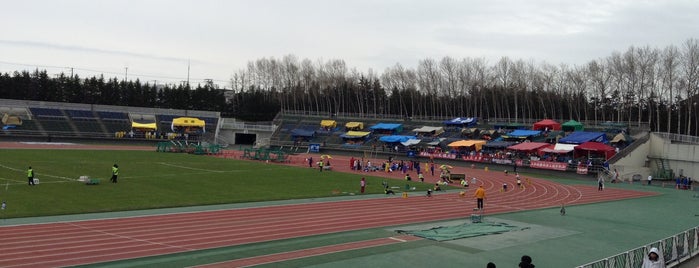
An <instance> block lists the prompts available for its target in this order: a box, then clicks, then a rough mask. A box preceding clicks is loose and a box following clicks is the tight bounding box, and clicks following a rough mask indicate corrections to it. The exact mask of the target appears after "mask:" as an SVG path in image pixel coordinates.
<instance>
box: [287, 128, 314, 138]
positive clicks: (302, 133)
mask: <svg viewBox="0 0 699 268" xmlns="http://www.w3.org/2000/svg"><path fill="white" fill-rule="evenodd" d="M314 135H315V131H313V130H306V129H300V128H297V129H293V130H291V137H294V138H296V137H303V138H310V137H313V136H314Z"/></svg>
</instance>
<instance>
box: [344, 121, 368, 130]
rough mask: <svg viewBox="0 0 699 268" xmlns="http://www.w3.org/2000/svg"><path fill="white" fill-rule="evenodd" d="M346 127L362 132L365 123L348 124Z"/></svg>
mask: <svg viewBox="0 0 699 268" xmlns="http://www.w3.org/2000/svg"><path fill="white" fill-rule="evenodd" d="M345 127H346V128H347V129H352V130H362V129H364V123H362V122H347V124H345Z"/></svg>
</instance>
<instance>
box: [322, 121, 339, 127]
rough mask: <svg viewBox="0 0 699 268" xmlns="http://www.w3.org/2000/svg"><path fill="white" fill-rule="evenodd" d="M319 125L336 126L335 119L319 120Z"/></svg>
mask: <svg viewBox="0 0 699 268" xmlns="http://www.w3.org/2000/svg"><path fill="white" fill-rule="evenodd" d="M320 126H321V127H324V128H334V127H336V126H337V122H335V120H320Z"/></svg>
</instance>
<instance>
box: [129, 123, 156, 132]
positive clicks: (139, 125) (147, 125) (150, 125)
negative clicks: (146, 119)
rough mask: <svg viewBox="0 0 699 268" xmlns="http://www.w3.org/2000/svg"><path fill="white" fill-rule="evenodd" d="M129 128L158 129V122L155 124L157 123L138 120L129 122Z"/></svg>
mask: <svg viewBox="0 0 699 268" xmlns="http://www.w3.org/2000/svg"><path fill="white" fill-rule="evenodd" d="M131 128H137V129H147V130H157V129H158V124H157V123H138V122H131Z"/></svg>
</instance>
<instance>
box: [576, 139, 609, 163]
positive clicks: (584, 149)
mask: <svg viewBox="0 0 699 268" xmlns="http://www.w3.org/2000/svg"><path fill="white" fill-rule="evenodd" d="M575 153H576V154H578V155H584V154H587V155H588V156H589V155H590V154H591V153H597V154H601V155H604V159H605V160H609V158H612V156H614V155H615V154H616V149H615V148H614V147H612V146H609V145H606V144H604V143H599V142H593V141H589V142H585V143H582V144H580V145H578V146H575Z"/></svg>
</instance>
